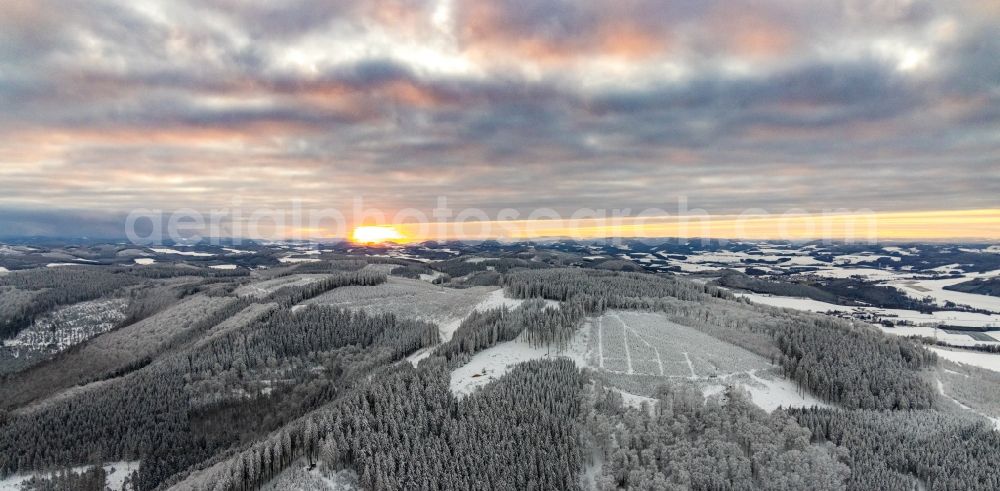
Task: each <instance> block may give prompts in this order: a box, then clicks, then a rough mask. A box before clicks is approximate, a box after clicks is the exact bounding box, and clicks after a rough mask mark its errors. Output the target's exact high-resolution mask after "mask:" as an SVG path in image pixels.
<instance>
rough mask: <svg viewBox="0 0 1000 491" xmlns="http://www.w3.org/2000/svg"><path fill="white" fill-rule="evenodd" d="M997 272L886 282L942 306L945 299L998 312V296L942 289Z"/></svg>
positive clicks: (992, 275) (911, 295)
mask: <svg viewBox="0 0 1000 491" xmlns="http://www.w3.org/2000/svg"><path fill="white" fill-rule="evenodd" d="M997 274H1000V271H990V272H988V273H981V274H970V275H964V276H962V277H961V278H948V279H941V280H923V279H920V280H897V281H891V282H888V283H886V284H887V285H889V286H893V287H896V288H898V289H899V290H900V291H902V292H903V293H905V294H907V295H908V296H910V297H913V298H916V299H922V298H924V297H928V296H929V297H933V298H934V300H935V303H936V304H937V305H941V306H943V305H944V304H945V302H946V301H947V302H953V303H956V304H959V305H968V306H971V307H973V308H977V309H983V310H988V311H990V312H998V313H1000V297H994V296H990V295H979V294H976V293H965V292H957V291H952V290H945V289H944V287H946V286H951V285H956V284H958V283H964V282H966V281H969V280H971V279H975V278H991V277H994V276H997Z"/></svg>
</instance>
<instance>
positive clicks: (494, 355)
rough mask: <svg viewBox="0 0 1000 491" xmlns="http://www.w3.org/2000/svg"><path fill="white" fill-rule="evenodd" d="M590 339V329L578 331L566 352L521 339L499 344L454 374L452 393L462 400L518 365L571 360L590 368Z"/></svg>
mask: <svg viewBox="0 0 1000 491" xmlns="http://www.w3.org/2000/svg"><path fill="white" fill-rule="evenodd" d="M508 300H509V299H508ZM589 337H590V332H589V330H588V329H579V330H577V332H576V334H575V335H574V336H573V339H572V340H570V342H569V344H568V345H567V347H566V349H565V350H563V351H559V350H557V349H556V348H555V347H551V348H547V347H545V346H531V345H530V344H528V343H526V342H524V341H521V340H514V341H506V342H503V343H499V344H497V345H496V346H493V347H491V348H487V349H485V350H483V351H480V352H479V353H476V354H475V355H473V356H472V359H471V360H469V362H468V363H466V364H465V365H462V366H461V367H458V368H456V369H455V370H454V371H452V372H451V391H452V392H453V393H454V394H456V395H458V396H459V397H462V396H466V395H468V394H471V393H472V392H473V391H474V390H476V389H478V388H480V387H482V386H484V385H486V384H488V383H490V382H491V381H493V380H496V379H498V378H500V377H502V376H504V375H505V374H506V373H507V372H509V371H510V369H511V368H513V367H514V365H517V364H518V363H522V362H525V361H529V360H539V359H544V358H569V359H571V360H573V361H574V362H575V363H576V365H577V366H579V367H583V366H586V365H587V361H586V359H587V358H588V352H587V350H588V347H587V346H588V344H589V343H588V341H589Z"/></svg>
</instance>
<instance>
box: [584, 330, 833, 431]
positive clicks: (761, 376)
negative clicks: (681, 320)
mask: <svg viewBox="0 0 1000 491" xmlns="http://www.w3.org/2000/svg"><path fill="white" fill-rule="evenodd" d="M584 330H586V331H587V332H588V336H587V339H588V341H587V349H586V353H585V354H584V355H582V356H581V357H580V359H582V360H585V361H586V364H587V365H589V366H590V368H593V369H596V370H597V371H598V372H599V373H601V374H602V378H603V379H605V380H606V381H607V382H608V383H610V384H612V385H614V386H615V387H617V388H618V389H620V390H623V391H626V392H628V393H632V394H636V395H644V396H647V395H652V394H654V392H655V389H656V387H658V386H660V385H662V384H670V383H682V384H692V385H694V386H695V387H698V388H699V389H701V391H702V393H703V394H705V395H706V396H710V395H715V394H720V393H722V392H723V391H725V389H726V387H727V386H741V387H743V388H744V389H746V390H747V391H748V392H749V393H750V398H751V400H752V401H753V402H754V404H756V405H757V406H759V407H761V408H762V409H764V410H766V411H772V410H774V409H775V408H777V407H779V406H781V407H811V406H826V404H824V403H823V402H822V401H819V400H818V399H816V398H815V397H813V396H811V395H810V394H808V393H806V392H805V391H803V390H801V389H799V388H798V387H796V386H795V384H794V383H793V382H791V381H790V380H788V379H786V378H784V377H782V375H781V373H780V369H777V368H775V367H773V366H772V365H771V364H770V362H768V360H766V359H765V358H763V357H761V356H760V355H757V354H755V353H752V352H750V351H748V350H746V349H743V348H741V347H739V346H735V345H732V344H730V343H727V342H725V341H721V340H719V339H716V338H714V337H712V336H709V335H708V334H705V333H703V332H701V331H699V330H697V329H694V328H691V327H687V326H684V325H681V324H677V323H675V322H672V321H671V320H669V319H668V318H667V317H666V316H665V315H663V314H659V313H650V312H633V311H618V310H611V311H608V312H607V313H605V314H604V315H602V316H600V317H596V318H592V319H590V320H588V322H587V325H586V326H585V327H584Z"/></svg>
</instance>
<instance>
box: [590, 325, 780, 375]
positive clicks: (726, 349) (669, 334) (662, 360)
mask: <svg viewBox="0 0 1000 491" xmlns="http://www.w3.org/2000/svg"><path fill="white" fill-rule="evenodd" d="M589 324H590V326H589V327H590V330H591V333H592V335H591V343H592V345H593V346H594V349H592V350H591V352H592V353H593V354H594V355H596V356H594V357H593V361H592V362H591V363H592V365H593V366H594V367H595V368H598V369H600V370H603V371H606V372H610V373H618V374H624V375H655V376H660V377H670V378H687V379H692V380H695V379H708V378H713V377H718V376H720V375H725V374H730V373H735V372H745V371H748V370H754V369H762V368H766V367H767V366H769V363H768V362H767V360H765V359H764V358H762V357H761V356H759V355H756V354H754V353H751V352H749V351H747V350H745V349H743V348H739V347H737V346H734V345H732V344H729V343H726V342H724V341H720V340H718V339H716V338H714V337H712V336H709V335H707V334H705V333H702V332H701V331H698V330H695V329H692V328H689V327H686V326H682V325H680V324H676V323H674V322H671V321H670V320H668V319H667V318H666V316H664V315H661V314H654V313H646V312H628V311H609V312H608V313H606V314H605V315H602V316H600V317H598V318H596V319H594V320H593V321H592V322H590V323H589Z"/></svg>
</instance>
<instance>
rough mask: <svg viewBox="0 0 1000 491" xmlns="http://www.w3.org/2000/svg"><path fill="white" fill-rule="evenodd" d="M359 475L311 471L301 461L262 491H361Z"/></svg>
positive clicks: (346, 471) (279, 475)
mask: <svg viewBox="0 0 1000 491" xmlns="http://www.w3.org/2000/svg"><path fill="white" fill-rule="evenodd" d="M360 489H362V488H361V485H360V484H359V483H358V474H357V473H356V472H354V471H353V470H341V471H333V472H331V471H323V470H321V469H320V468H319V467H315V468H313V469H309V468H308V467H307V465H306V462H305V461H304V460H299V461H297V462H296V463H295V464H293V465H292V466H291V467H289V468H288V469H285V470H284V471H282V472H281V474H278V475H277V476H275V478H274V479H272V480H271V482H269V483H267V484H266V485H264V486H263V487H261V490H262V491H356V490H360Z"/></svg>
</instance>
